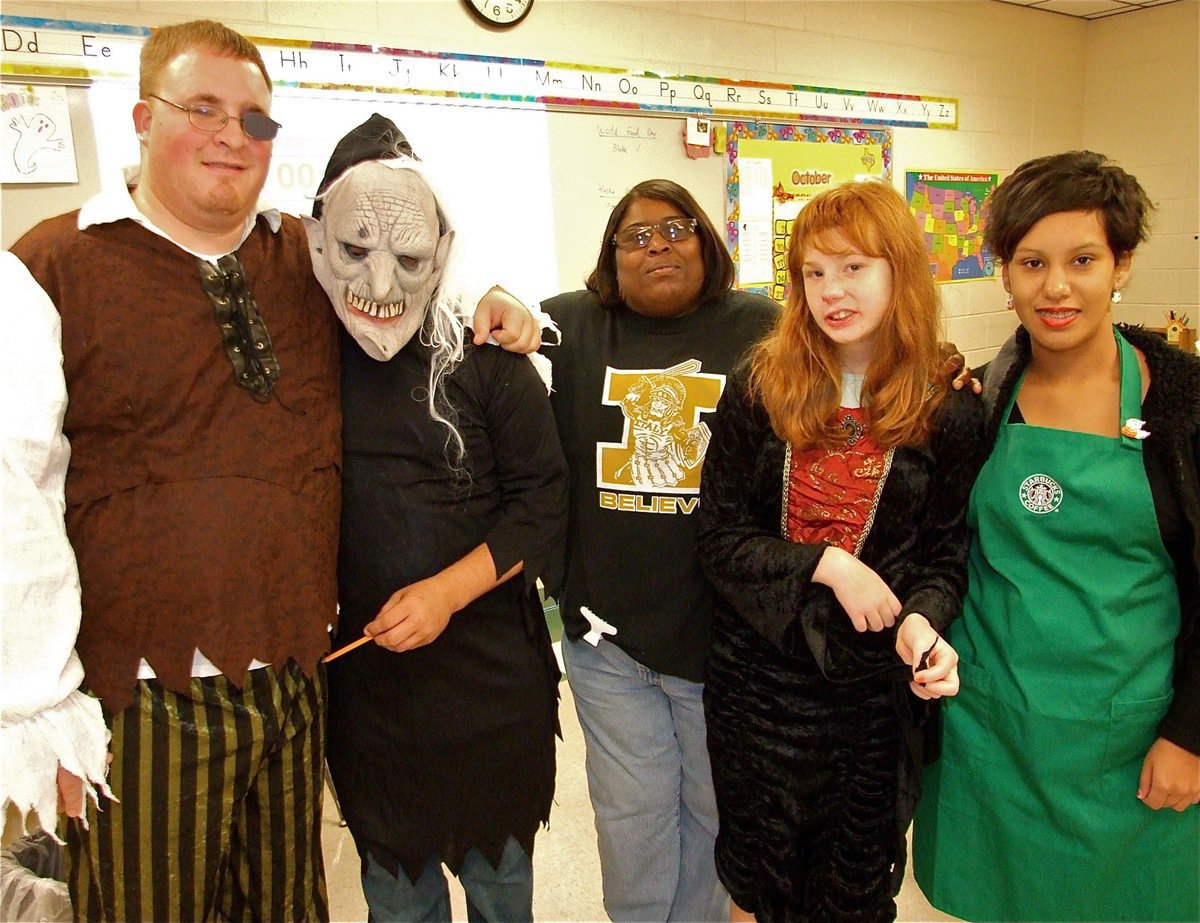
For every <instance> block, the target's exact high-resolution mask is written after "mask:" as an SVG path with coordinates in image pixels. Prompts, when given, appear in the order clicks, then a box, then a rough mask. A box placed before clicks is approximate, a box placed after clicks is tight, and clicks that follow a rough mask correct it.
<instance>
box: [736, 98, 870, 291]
mask: <svg viewBox="0 0 1200 923" xmlns="http://www.w3.org/2000/svg"><path fill="white" fill-rule="evenodd" d="M723 143H724V148H725V164H726V168H725V171H726V184H725V190H726V203H725V211H726V215H727V219H726V225H725V227H726V234H727V236H728V243H729V249H730V252H731V253H732V254H733V261H734V266H735V267H736V270H737V278H736V284H737V286H738V287H739V288H742V289H746V290H749V291H757V292H761V293H762V294H765V295H769V296H770V297H772V298H774V299H775V300H776V301H783V300H784V299H785V298H786V295H787V282H788V279H787V238H788V233H789V231H790V229H791V225H792V221H793V220H794V219H795V217H796V215H797V214H799V212H800V209H802V208H803V207H804V205H805V204H806V203H807V202H808V201H809V200H810V199H812V198H813V197H814V196H816V195H817V194H818V193H821V192H824V191H825V190H827V189H831V188H832V187H834V186H837V185H839V184H841V183H846V182H852V181H862V180H869V179H880V180H890V179H891V175H892V132H891V130H890V129H887V128H882V129H880V128H873V129H872V128H851V127H841V126H821V125H786V124H784V125H780V124H771V123H762V122H757V123H755V122H731V123H730V124H729V125H728V126H727V127H726V129H725V136H724V140H723Z"/></svg>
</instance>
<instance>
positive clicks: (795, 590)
mask: <svg viewBox="0 0 1200 923" xmlns="http://www.w3.org/2000/svg"><path fill="white" fill-rule="evenodd" d="M788 269H789V273H790V275H791V281H792V290H791V294H790V296H789V298H788V303H787V306H786V309H785V311H784V314H783V317H782V318H781V320H780V323H779V325H778V327H777V328H776V330H775V332H774V333H773V334H772V335H771V336H769V337H768V338H767V339H766V340H765V341H764V342H763V343H762V344H761V345H760V346H759V347H758V348H757V350H756V351H755V353H754V354H753V355H752V359H751V362H750V364H749V366H748V368H745V369H743V370H742V371H741V372H739V373H735V374H734V376H733V380H732V381H731V382H730V384H729V386H728V388H727V389H726V391H725V394H724V396H723V398H722V400H721V404H720V407H719V408H718V410H717V413H716V419H715V422H714V425H713V436H712V442H711V444H710V446H709V449H708V456H707V459H706V462H705V468H704V477H703V486H702V488H701V502H700V517H701V521H700V553H701V559H702V561H703V564H704V567H705V570H706V573H707V574H708V576H709V577H710V579H711V580H712V581H713V583H714V584H715V586H716V587H717V589H718V590H719V592H720V595H721V597H722V608H721V611H720V614H719V616H718V619H717V622H716V626H715V632H714V640H713V646H712V649H711V652H710V655H709V673H708V684H707V686H706V689H705V694H704V704H705V712H706V717H707V720H708V742H709V750H710V753H711V756H712V767H713V777H714V778H713V780H714V784H715V787H716V794H717V805H718V809H719V813H720V824H721V828H720V834H719V836H718V839H717V847H716V863H717V870H718V872H719V874H720V876H721V880H722V882H723V883H724V884H725V886H726V887H727V888H728V890H729V892H730V894H731V896H732V897H733V901H734V904H735V905H736V907H735V910H734V914H733V916H734V919H747V918H757V919H759V920H764V921H765V920H792V919H805V920H846V919H855V920H891V919H894V918H895V913H896V910H895V903H894V900H893V897H894V895H895V893H896V891H897V890H898V885H899V882H900V880H901V875H902V872H903V867H904V859H905V845H904V832H905V829H906V828H907V826H908V823H909V820H910V818H911V816H912V811H913V807H914V805H915V801H916V797H917V784H918V783H917V779H918V767H919V765H920V759H921V754H920V752H919V751H920V727H919V725H920V723H921V720H922V718H923V717H924V710H925V708H926V707H927V706H926V700H929V699H936V698H939V697H941V696H949V695H954V693H955V692H957V690H958V671H957V663H958V656H957V654H956V653H955V651H954V650H953V648H951V647H950V645H948V644H947V643H946V641H945V639H944V638H942V637H941V636H940V632H941V631H943V630H944V629H945V628H946V626H947V625H948V624H949V622H950V621H951V619H952V618H954V616H956V615H957V614H958V612H959V609H960V606H961V603H962V596H963V593H964V591H965V588H966V567H965V562H966V552H967V531H966V527H965V525H964V521H963V511H964V509H965V507H966V500H967V496H968V494H969V491H970V487H971V482H972V480H973V478H974V475H975V472H976V470H977V467H978V462H979V459H978V457H977V456H978V452H979V444H980V437H981V432H982V428H981V427H982V408H981V402H980V401H979V400H978V399H977V398H976V397H974V396H973V395H970V394H962V393H959V392H955V391H951V390H948V389H947V387H946V383H945V382H944V381H943V380H941V379H943V378H944V376H941V375H939V374H938V373H937V366H938V350H937V335H938V298H937V294H936V290H935V288H934V285H933V281H932V277H931V274H930V271H929V262H928V257H927V255H926V252H925V248H924V245H923V242H922V239H921V235H920V233H919V231H918V229H917V226H916V223H915V221H914V219H913V218H912V216H911V214H910V213H909V211H908V208H907V206H906V205H905V203H904V201H903V199H901V197H900V196H899V195H898V194H897V193H896V192H895V191H894V190H893V189H892V188H891V187H890V186H887V185H884V184H881V183H853V184H848V185H845V186H841V187H838V188H835V189H832V190H830V191H828V192H825V193H823V194H821V195H819V196H818V197H817V198H815V199H814V200H813V201H812V202H811V203H809V204H808V206H807V207H806V208H805V209H804V210H803V211H802V212H801V213H800V215H799V217H798V218H797V219H796V223H795V226H794V228H793V230H792V237H791V242H790V244H789V247H788ZM909 688H911V690H912V693H915V695H914V694H911V693H910V692H909ZM743 914H744V915H745V916H743Z"/></svg>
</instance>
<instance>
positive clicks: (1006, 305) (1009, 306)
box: [1004, 295, 1012, 311]
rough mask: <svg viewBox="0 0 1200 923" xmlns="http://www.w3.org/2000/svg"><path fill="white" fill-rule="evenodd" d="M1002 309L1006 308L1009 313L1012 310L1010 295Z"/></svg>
mask: <svg viewBox="0 0 1200 923" xmlns="http://www.w3.org/2000/svg"><path fill="white" fill-rule="evenodd" d="M1004 307H1006V308H1008V310H1010V311H1011V310H1012V295H1009V296H1008V297H1007V298H1006V299H1005V300H1004Z"/></svg>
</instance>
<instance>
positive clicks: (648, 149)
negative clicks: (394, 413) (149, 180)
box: [3, 81, 725, 302]
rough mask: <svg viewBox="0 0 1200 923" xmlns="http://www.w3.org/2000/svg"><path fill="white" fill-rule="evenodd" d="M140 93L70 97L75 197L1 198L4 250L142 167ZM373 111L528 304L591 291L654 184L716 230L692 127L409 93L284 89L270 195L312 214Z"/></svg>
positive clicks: (277, 110) (718, 194) (60, 192)
mask: <svg viewBox="0 0 1200 923" xmlns="http://www.w3.org/2000/svg"><path fill="white" fill-rule="evenodd" d="M136 101H137V88H136V86H135V85H133V84H129V83H124V82H120V81H97V82H96V83H95V84H94V85H92V86H90V87H82V86H76V87H71V88H70V89H69V91H68V102H69V104H70V111H71V119H72V128H73V132H74V137H75V144H76V156H77V159H78V161H79V169H80V181H79V183H78V184H75V185H35V186H27V187H24V186H22V187H17V186H8V185H6V186H5V187H4V219H5V220H4V227H3V235H4V246H5V247H8V246H11V245H12V244H13V243H14V242H15V241H16V240H17V238H18V237H19V236H20V234H22V233H24V231H26V230H28V229H29V228H30V227H32V226H33V225H34V224H36V223H37V221H39V220H41V219H43V218H46V217H50V216H51V215H55V214H59V213H61V212H64V211H69V210H71V209H74V208H78V207H79V206H80V205H82V204H83V202H84V201H86V200H87V198H88V197H90V196H91V195H92V194H94V193H95V192H96V191H98V190H99V188H100V187H101V184H105V183H113V182H122V181H123V179H122V168H123V167H125V166H128V165H131V164H136V162H137V159H138V144H137V140H136V138H135V137H134V133H133V123H132V116H131V112H132V109H133V105H134V103H135V102H136ZM373 112H379V113H380V114H382V115H385V116H387V117H388V118H390V119H391V120H392V121H393V122H395V123H396V125H397V126H399V128H400V129H401V131H403V132H404V133H405V135H406V136H407V137H408V139H409V141H410V142H411V143H412V145H413V148H414V150H415V151H416V153H417V155H418V156H419V157H421V158H422V160H424V161H426V163H427V164H428V165H429V166H430V168H431V169H432V170H433V172H434V174H435V176H436V177H438V178H439V179H440V180H441V182H440V183H439V189H440V192H441V193H442V195H443V197H444V198H445V200H446V205H447V208H448V211H449V213H450V215H451V217H452V218H453V220H454V221H455V224H456V228H457V232H458V235H459V236H458V240H459V245H460V250H461V255H462V256H463V257H464V261H465V264H466V265H467V266H469V267H470V271H471V274H472V275H473V276H478V277H479V279H480V280H484V281H496V282H500V283H501V284H503V285H505V286H506V287H508V288H510V289H511V290H512V291H513V292H514V293H515V294H517V295H518V296H520V297H521V298H522V299H523V300H525V301H527V302H532V301H537V300H539V299H542V298H546V297H549V296H550V295H553V294H557V293H558V292H560V291H570V290H573V289H577V288H581V287H582V286H583V280H584V279H585V278H586V276H587V275H588V273H589V272H590V271H591V269H592V268H593V267H594V266H595V263H596V257H597V255H598V252H599V247H600V237H601V235H602V233H603V231H604V226H605V223H606V222H607V220H608V216H609V213H610V212H611V210H612V207H613V206H614V205H615V204H616V202H617V200H618V199H620V197H621V196H622V195H624V193H625V192H626V191H627V190H628V189H629V188H630V187H631V186H633V185H635V184H636V183H639V182H641V181H642V180H646V179H652V178H655V177H666V178H669V179H673V180H675V181H676V182H679V183H681V184H682V185H683V186H685V187H687V188H688V189H689V190H690V191H691V192H692V193H693V195H695V197H696V199H697V200H698V201H699V202H700V205H701V207H702V208H704V210H705V211H706V212H707V213H708V215H709V217H710V218H712V219H713V221H714V223H715V224H717V225H718V227H719V226H721V224H722V223H723V222H724V218H725V215H724V182H725V178H724V170H723V165H722V161H721V158H720V157H719V156H717V155H716V154H713V155H711V156H709V157H707V158H701V159H696V160H691V159H689V158H688V157H687V155H686V153H685V149H684V142H683V130H684V120H683V118H682V117H678V116H671V117H654V116H647V115H644V114H641V115H623V114H610V113H604V112H586V111H584V112H577V111H550V110H544V109H540V110H539V109H528V108H500V107H497V106H495V105H481V104H475V105H470V104H463V103H461V102H459V103H455V104H449V103H435V102H430V101H429V99H428V98H419V99H418V98H406V97H405V96H404V95H403V94H392V93H387V94H383V93H380V94H375V93H353V92H349V91H343V90H336V91H331V90H315V89H297V88H289V87H278V88H277V89H276V91H275V102H274V106H273V109H272V115H273V116H274V117H275V118H276V119H277V120H278V121H279V122H281V123H282V124H283V126H284V128H283V130H282V131H281V132H280V134H279V137H278V138H277V139H276V141H275V148H274V154H273V157H272V167H271V172H270V175H269V177H268V180H267V184H266V186H265V188H264V195H265V196H266V197H267V198H268V199H269V200H270V202H271V203H272V204H273V205H275V206H276V207H278V208H280V209H282V210H283V211H287V212H291V213H293V214H308V213H309V212H310V211H311V209H312V195H313V194H314V193H315V191H316V187H317V184H318V183H319V182H320V179H321V176H322V175H323V174H324V172H325V164H326V162H327V161H328V159H329V155H330V153H331V152H332V150H333V147H334V145H335V144H336V143H337V140H338V139H339V138H341V137H342V136H343V135H344V134H345V133H346V132H348V131H349V130H350V129H351V128H353V127H354V126H356V125H358V124H360V123H361V122H363V121H365V120H366V119H367V118H368V117H369V116H370V115H371V114H372V113H373Z"/></svg>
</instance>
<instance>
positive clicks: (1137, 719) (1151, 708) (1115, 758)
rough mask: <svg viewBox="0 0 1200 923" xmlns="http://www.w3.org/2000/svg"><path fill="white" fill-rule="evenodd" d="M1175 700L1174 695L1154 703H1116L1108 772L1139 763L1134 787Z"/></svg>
mask: <svg viewBox="0 0 1200 923" xmlns="http://www.w3.org/2000/svg"><path fill="white" fill-rule="evenodd" d="M1172 698H1174V693H1173V692H1168V693H1167V694H1166V695H1160V696H1155V697H1154V698H1152V699H1139V700H1137V701H1130V702H1121V701H1114V702H1113V703H1112V714H1111V717H1110V718H1109V722H1108V744H1107V746H1106V747H1105V751H1104V771H1105V773H1106V774H1107V773H1109V772H1112V771H1114V770H1119V769H1122V768H1125V767H1128V766H1129V764H1131V763H1135V764H1136V770H1135V772H1134V786H1135V787H1136V785H1137V774H1138V773H1140V772H1141V766H1142V761H1143V760H1144V759H1145V758H1146V751H1147V750H1149V749H1150V745H1151V744H1152V743H1154V741H1155V739H1156V738H1157V737H1158V723H1159V722H1160V721H1162V718H1163V715H1165V714H1166V713H1167V708H1168V707H1169V706H1170V704H1171V699H1172Z"/></svg>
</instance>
